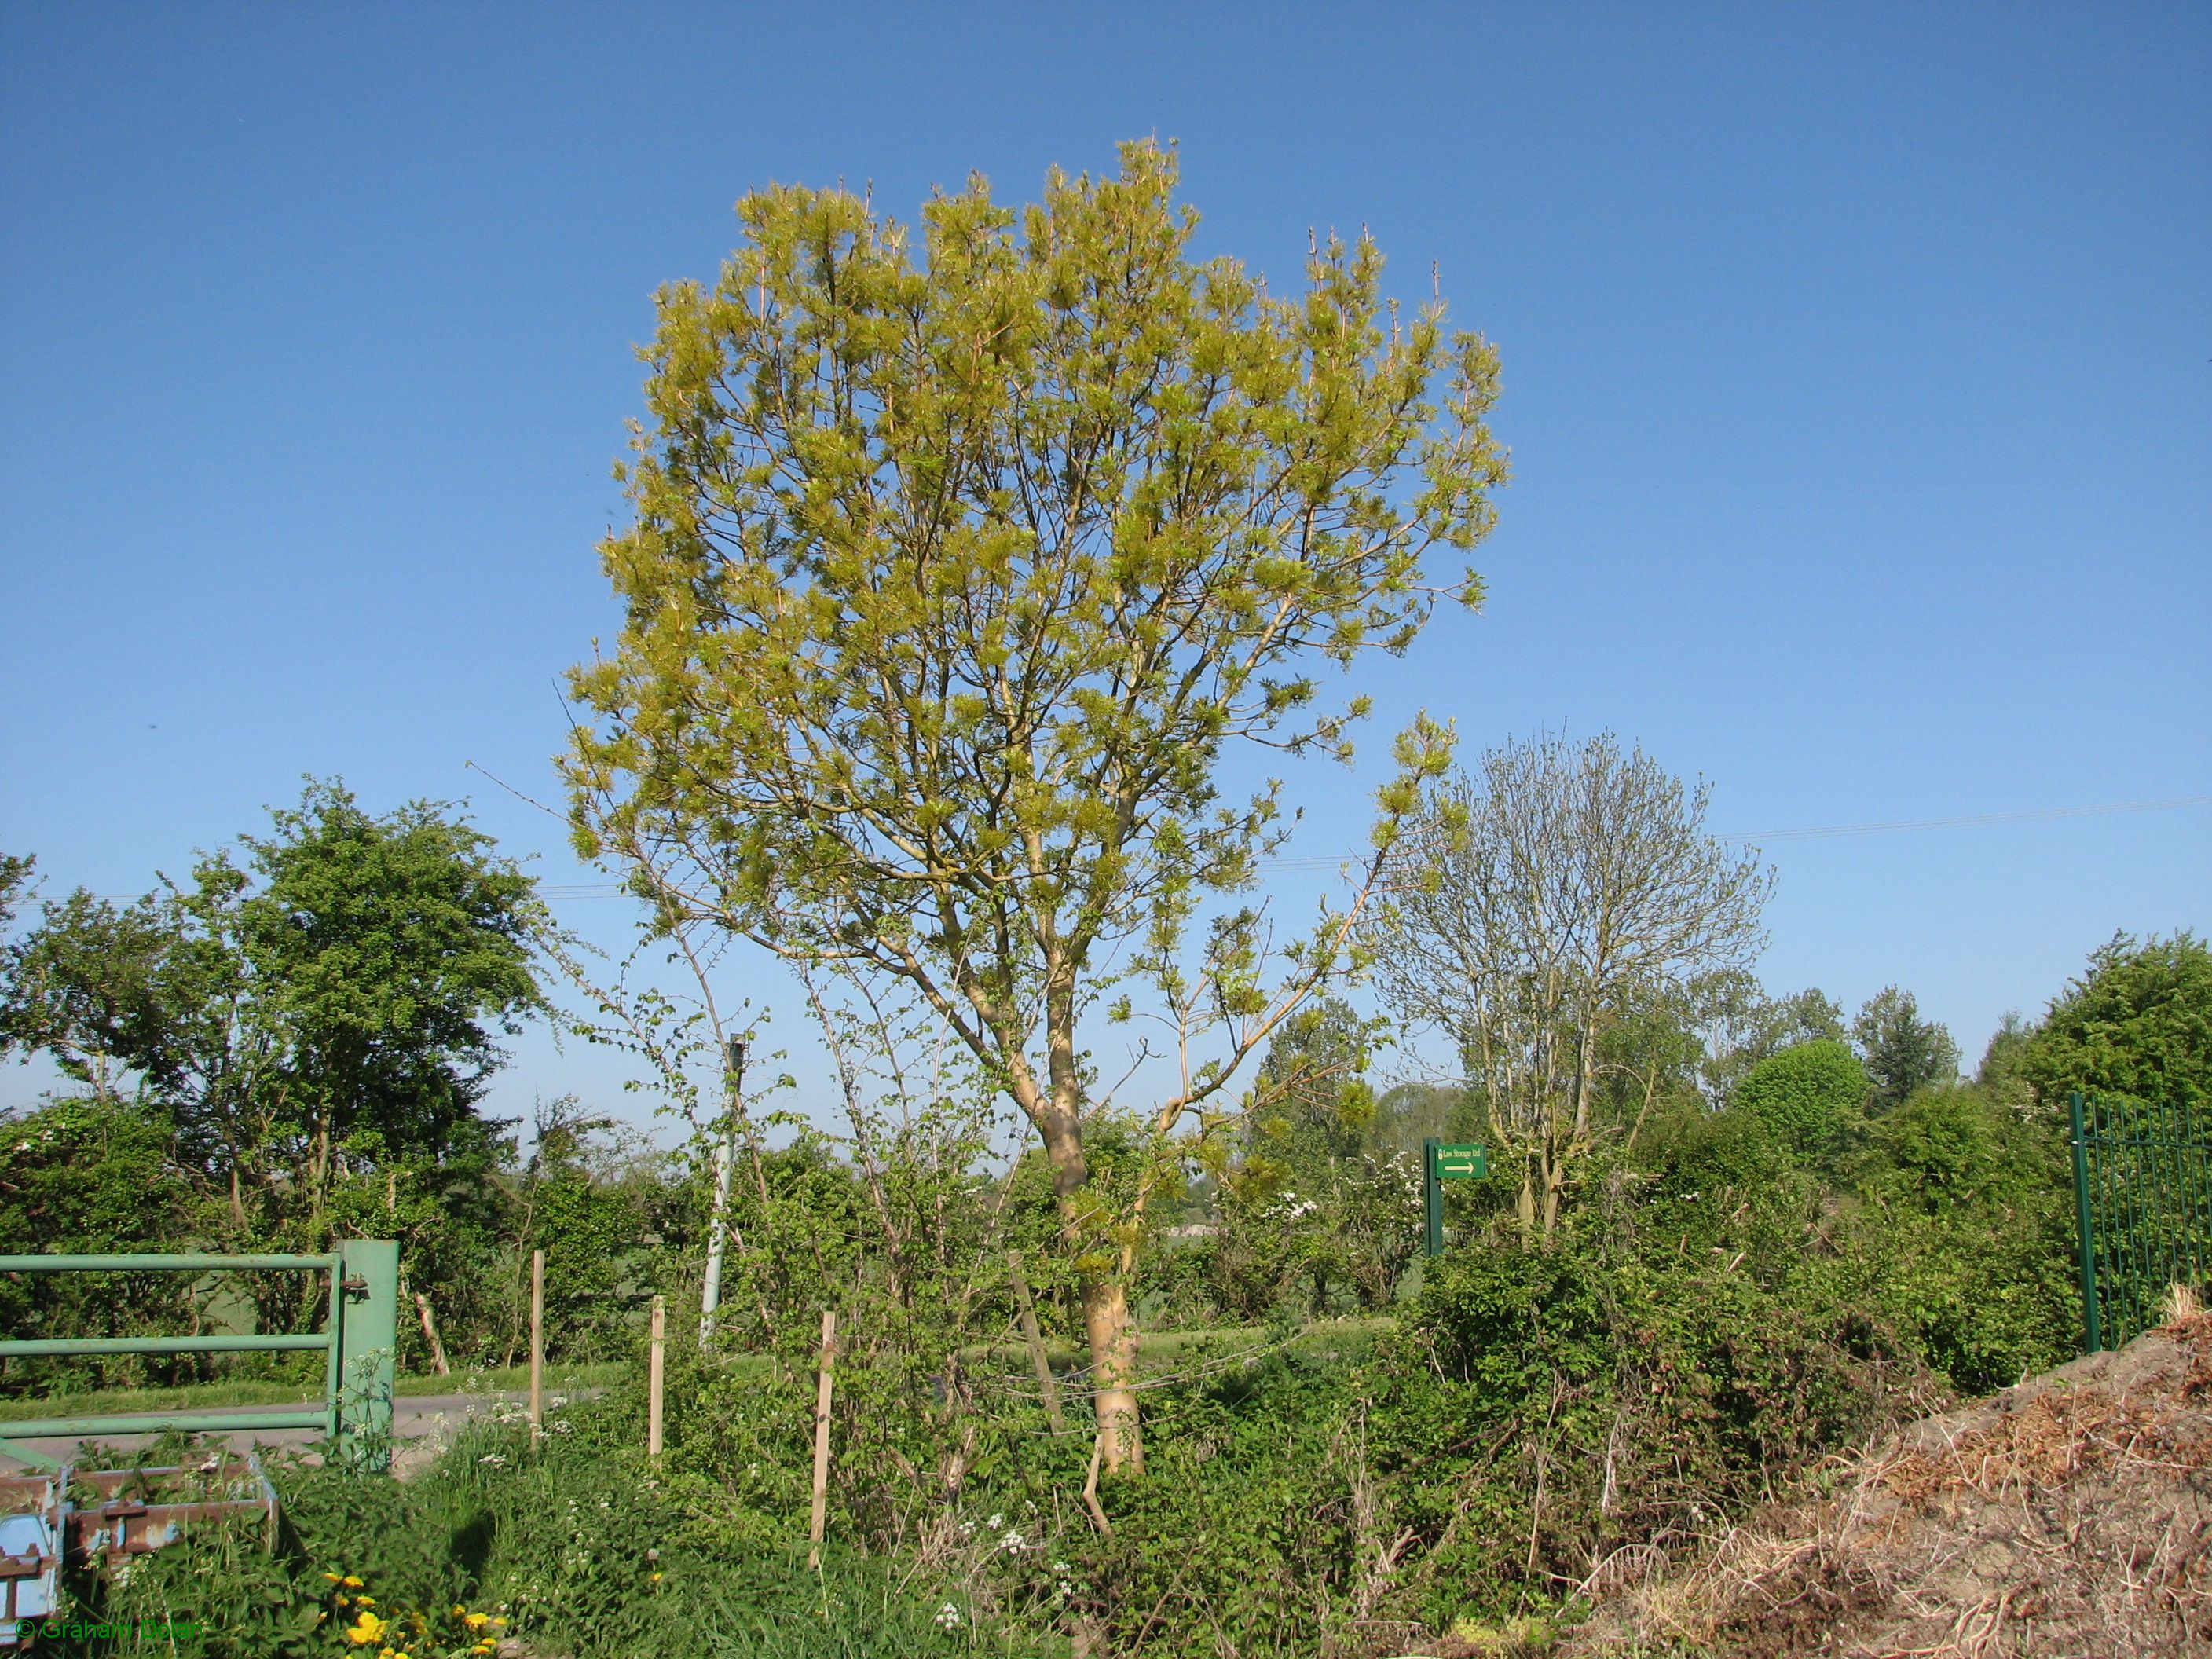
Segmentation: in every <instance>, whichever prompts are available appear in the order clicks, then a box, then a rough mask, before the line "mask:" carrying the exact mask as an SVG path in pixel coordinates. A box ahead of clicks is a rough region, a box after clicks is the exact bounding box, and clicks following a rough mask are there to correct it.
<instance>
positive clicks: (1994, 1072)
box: [1974, 1012, 2036, 1111]
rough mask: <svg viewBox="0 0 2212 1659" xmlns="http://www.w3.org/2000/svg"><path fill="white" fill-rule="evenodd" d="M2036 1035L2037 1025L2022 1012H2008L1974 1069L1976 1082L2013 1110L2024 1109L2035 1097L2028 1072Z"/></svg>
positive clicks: (1991, 1035) (1999, 1023) (2000, 1021)
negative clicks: (2023, 1017) (2029, 1057)
mask: <svg viewBox="0 0 2212 1659" xmlns="http://www.w3.org/2000/svg"><path fill="white" fill-rule="evenodd" d="M2035 1034H2036V1028H2035V1027H2034V1026H2033V1025H2031V1024H2028V1023H2027V1021H2026V1020H2024V1019H2022V1018H2021V1017H2020V1016H2019V1014H2017V1013H2012V1012H2008V1013H2007V1014H2006V1015H2005V1016H2004V1017H2003V1018H2002V1019H2000V1020H1999V1021H1998V1022H1997V1029H1996V1030H1994V1031H1992V1032H1990V1040H1989V1043H1988V1046H1986V1047H1985V1048H1984V1049H1983V1050H1982V1063H1981V1064H1980V1065H1979V1066H1976V1067H1975V1068H1974V1081H1975V1082H1977V1083H1978V1084H1979V1085H1981V1086H1982V1087H1983V1088H1984V1089H1985V1090H1987V1091H1989V1094H1990V1098H1991V1099H1992V1100H1996V1101H2000V1102H2002V1103H2003V1104H2005V1105H2006V1106H2008V1107H2010V1108H2011V1109H2013V1110H2015V1111H2024V1110H2025V1109H2027V1107H2028V1106H2030V1105H2031V1104H2033V1102H2034V1099H2035V1085H2033V1083H2032V1082H2030V1081H2029V1080H2028V1075H2027V1057H2028V1054H2029V1051H2030V1049H2031V1048H2032V1046H2033V1042H2034V1041H2035Z"/></svg>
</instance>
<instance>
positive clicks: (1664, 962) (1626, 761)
mask: <svg viewBox="0 0 2212 1659" xmlns="http://www.w3.org/2000/svg"><path fill="white" fill-rule="evenodd" d="M1707 793H1708V791H1707V787H1706V786H1705V784H1703V783H1699V784H1698V785H1697V786H1695V787H1685V786H1684V785H1683V784H1682V782H1681V781H1680V780H1679V779H1676V778H1674V777H1673V776H1671V775H1668V773H1667V772H1666V771H1665V770H1664V769H1662V768H1661V767H1660V766H1659V765H1658V764H1657V763H1655V762H1653V761H1652V760H1651V759H1650V757H1647V756H1646V755H1644V752H1643V750H1641V749H1635V750H1629V751H1626V752H1623V750H1622V749H1621V747H1620V743H1619V742H1618V740H1616V739H1615V738H1613V736H1612V735H1611V734H1609V733H1607V734H1601V735H1600V736H1597V737H1595V738H1590V739H1589V740H1588V741H1586V742H1583V743H1579V744H1574V743H1569V742H1568V741H1567V740H1566V739H1565V738H1541V739H1538V740H1536V741H1534V742H1526V743H1509V744H1505V745H1504V746H1502V747H1500V748H1498V749H1494V750H1491V751H1490V752H1489V753H1488V754H1486V755H1485V756H1484V757H1483V759H1482V763H1481V765H1480V769H1478V770H1477V771H1476V772H1475V773H1474V775H1467V774H1464V773H1461V772H1456V771H1455V772H1454V773H1453V774H1452V775H1450V776H1449V777H1448V778H1446V779H1444V780H1443V781H1439V782H1437V783H1436V784H1433V785H1431V786H1430V787H1428V788H1427V789H1425V791H1424V793H1423V795H1422V799H1421V805H1420V808H1419V813H1418V815H1417V816H1416V817H1414V819H1413V821H1412V823H1410V825H1409V827H1408V829H1407V833H1406V834H1404V835H1402V836H1401V837H1400V838H1399V839H1398V841H1397V842H1396V843H1395V845H1394V847H1393V848H1392V849H1391V853H1390V859H1389V877H1390V896H1389V904H1388V906H1387V907H1386V908H1383V910H1381V911H1379V912H1378V913H1377V915H1376V921H1375V923H1374V924H1373V926H1372V927H1370V929H1369V937H1370V939H1371V941H1372V944H1373V947H1374V948H1375V950H1376V951H1377V953H1378V956H1379V958H1380V960H1381V963H1382V964H1383V984H1384V987H1385V988H1386V992H1387V994H1388V995H1389V1000H1390V1001H1391V1002H1392V1004H1393V1005H1394V1006H1395V1007H1396V1008H1397V1009H1398V1010H1399V1011H1401V1012H1402V1013H1403V1014H1404V1015H1405V1016H1406V1017H1407V1018H1408V1019H1410V1020H1412V1021H1414V1022H1418V1023H1421V1024H1429V1025H1432V1026H1434V1027H1436V1028H1437V1029H1439V1030H1442V1031H1443V1033H1445V1034H1446V1035H1447V1036H1449V1038H1450V1039H1451V1041H1452V1042H1453V1043H1454V1044H1455V1046H1456V1047H1457V1048H1458V1050H1459V1052H1460V1054H1461V1057H1462V1062H1463V1064H1464V1065H1465V1066H1466V1068H1467V1076H1468V1084H1469V1086H1470V1087H1471V1088H1473V1089H1474V1091H1476V1093H1477V1095H1478V1096H1479V1097H1480V1100H1481V1103H1482V1106H1483V1109H1484V1112H1485V1114H1486V1117H1487V1119H1488V1122H1489V1127H1490V1131H1491V1134H1492V1138H1493V1143H1494V1145H1495V1146H1496V1147H1497V1149H1498V1161H1499V1164H1501V1165H1502V1169H1501V1173H1502V1174H1504V1175H1505V1176H1506V1178H1508V1179H1510V1180H1512V1181H1514V1182H1516V1183H1517V1187H1518V1194H1517V1198H1516V1209H1517V1212H1518V1214H1519V1216H1520V1218H1521V1222H1522V1227H1523V1228H1524V1229H1528V1230H1534V1231H1541V1232H1542V1233H1545V1234H1547V1235H1548V1234H1549V1233H1550V1232H1551V1231H1552V1230H1553V1227H1554V1226H1555V1225H1557V1223H1558V1221H1559V1210H1560V1206H1561V1204H1562V1202H1563V1201H1564V1200H1565V1197H1566V1196H1567V1194H1568V1190H1569V1188H1570V1187H1571V1183H1572V1182H1573V1181H1574V1180H1575V1178H1576V1177H1577V1174H1578V1172H1579V1170H1580V1167H1581V1165H1582V1164H1583V1161H1584V1160H1585V1159H1586V1158H1588V1156H1589V1152H1590V1151H1591V1149H1592V1147H1593V1146H1594V1145H1595V1141H1596V1139H1597V1137H1598V1136H1599V1134H1600V1133H1601V1132H1602V1131H1603V1130H1604V1129H1605V1128H1606V1127H1608V1126H1607V1125H1605V1124H1603V1123H1602V1122H1601V1121H1600V1118H1599V1114H1598V1106H1599V1094H1600V1082H1601V1075H1602V1072H1601V1067H1602V1065H1603V1060H1602V1057H1601V1045H1602V1042H1603V1040H1604V1038H1605V1036H1606V1033H1607V1030H1608V1029H1609V1028H1611V1027H1613V1026H1614V1025H1616V1024H1619V1023H1620V1022H1621V1021H1622V1020H1623V1019H1624V1018H1626V1014H1627V1012H1628V1011H1629V1010H1630V1009H1631V1008H1632V1007H1633V1006H1636V1005H1637V1004H1638V1003H1641V1002H1649V1001H1650V1000H1653V998H1654V996H1655V994H1657V993H1659V992H1661V991H1662V990H1669V991H1672V992H1673V993H1674V994H1677V995H1680V996H1682V997H1684V998H1686V997H1687V995H1688V987H1689V983H1690V981H1693V980H1695V979H1697V978H1698V977H1699V976H1700V975H1707V974H1711V973H1713V972H1716V971H1718V970H1721V969H1729V968H1741V967H1742V966H1743V965H1744V964H1745V963H1747V962H1748V961H1749V959H1750V958H1751V957H1752V956H1753V953H1754V952H1755V951H1757V950H1758V948H1759V945H1760V943H1761V942H1762V939H1763V935H1762V933H1761V932H1760V929H1759V910H1760V908H1761V906H1762V905H1763V904H1764V903H1765V898H1766V895H1767V893H1768V892H1769V890H1771V885H1772V878H1771V875H1770V873H1769V872H1767V871H1766V870H1765V867H1764V866H1761V865H1760V863H1759V860H1758V857H1757V855H1756V854H1753V853H1748V852H1740V851H1735V850H1731V849H1730V848H1728V847H1726V846H1725V845H1723V843H1722V842H1719V841H1717V840H1716V839H1714V838H1713V837H1712V836H1709V835H1707V834H1706V833H1705V829H1704V823H1705V804H1706V799H1707Z"/></svg>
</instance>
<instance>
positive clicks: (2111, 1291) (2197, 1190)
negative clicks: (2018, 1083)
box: [2067, 1094, 2212, 1353]
mask: <svg viewBox="0 0 2212 1659" xmlns="http://www.w3.org/2000/svg"><path fill="white" fill-rule="evenodd" d="M2067 1109H2068V1112H2069V1115H2070V1117H2071V1120H2072V1127H2073V1151H2074V1212H2075V1233H2076V1238H2077V1241H2078V1243H2079V1244H2080V1248H2081V1328H2082V1335H2083V1338H2084V1345H2083V1346H2084V1348H2085V1351H2086V1352H2089V1353H2098V1352H2102V1351H2103V1350H2104V1349H2106V1348H2108V1347H2112V1348H2117V1347H2120V1346H2124V1344H2126V1343H2127V1342H2128V1341H2129V1340H2131V1339H2133V1338H2134V1337H2136V1336H2139V1335H2141V1334H2142V1333H2143V1332H2144V1331H2146V1330H2148V1329H2149V1328H2151V1327H2152V1326H2153V1325H2154V1324H2156V1323H2157V1322H2158V1320H2159V1317H2160V1304H2161V1303H2162V1302H2163V1300H2164V1299H2165V1297H2166V1292H2167V1291H2168V1290H2169V1289H2170V1288H2171V1287H2172V1286H2173V1285H2188V1286H2191V1288H2197V1287H2201V1286H2202V1285H2203V1283H2204V1280H2205V1278H2206V1274H2207V1271H2208V1269H2212V1139H2208V1138H2207V1131H2208V1127H2212V1126H2208V1125H2206V1124H2204V1123H2203V1122H2202V1121H2200V1118H2199V1115H2198V1114H2197V1111H2196V1109H2194V1108H2193V1107H2192V1106H2191V1103H2189V1102H2187V1101H2182V1102H2179V1103H2172V1102H2168V1103H2148V1102H2143V1101H2134V1100H2088V1101H2085V1100H2084V1099H2083V1098H2082V1097H2081V1096H2080V1095H2078V1094H2076V1095H2069V1096H2068V1097H2067Z"/></svg>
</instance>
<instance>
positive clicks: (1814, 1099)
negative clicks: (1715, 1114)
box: [1729, 1040, 1869, 1164]
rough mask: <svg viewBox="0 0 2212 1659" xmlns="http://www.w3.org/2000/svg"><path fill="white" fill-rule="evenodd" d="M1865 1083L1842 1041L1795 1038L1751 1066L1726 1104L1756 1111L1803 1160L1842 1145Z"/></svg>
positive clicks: (1863, 1098)
mask: <svg viewBox="0 0 2212 1659" xmlns="http://www.w3.org/2000/svg"><path fill="white" fill-rule="evenodd" d="M1868 1090H1869V1084H1868V1081H1867V1074H1866V1068H1865V1067H1864V1066H1862V1065H1860V1064H1859V1060H1858V1056H1857V1055H1856V1054H1853V1053H1851V1051H1850V1048H1849V1047H1848V1046H1846V1045H1845V1044H1844V1043H1842V1042H1832V1041H1826V1040H1824V1041H1820V1042H1800V1043H1798V1044H1796V1045H1795V1046H1794V1047H1792V1048H1784V1049H1783V1050H1782V1051H1781V1052H1780V1053H1779V1054H1770V1055H1768V1056H1767V1057H1766V1058H1765V1060H1760V1061H1759V1063H1758V1064H1757V1065H1756V1066H1753V1067H1752V1068H1751V1070H1750V1071H1748V1072H1747V1073H1745V1074H1744V1077H1743V1080H1742V1081H1741V1082H1740V1083H1738V1084H1737V1085H1736V1086H1735V1094H1734V1095H1733V1096H1731V1097H1730V1098H1729V1104H1730V1105H1731V1106H1734V1107H1735V1108H1736V1109H1738V1110H1740V1111H1747V1112H1751V1113H1753V1114H1754V1115H1757V1116H1758V1117H1759V1120H1760V1121H1762V1122H1764V1123H1765V1125H1766V1126H1767V1127H1768V1128H1770V1129H1771V1130H1772V1131H1773V1132H1774V1133H1775V1134H1776V1135H1777V1136H1778V1138H1779V1139H1781V1141H1782V1143H1783V1144H1784V1146H1788V1147H1789V1148H1790V1149H1791V1152H1792V1153H1793V1155H1794V1156H1795V1157H1796V1158H1797V1160H1798V1161H1799V1162H1800V1163H1803V1164H1814V1163H1817V1162H1818V1161H1819V1160H1820V1159H1821V1158H1824V1157H1826V1156H1827V1155H1828V1154H1830V1153H1832V1152H1834V1151H1835V1150H1836V1149H1837V1147H1838V1146H1840V1145H1841V1144H1842V1141H1843V1139H1844V1133H1845V1131H1846V1130H1847V1129H1848V1128H1849V1127H1850V1124H1851V1122H1852V1121H1854V1120H1855V1119H1856V1118H1857V1116H1858V1115H1859V1112H1860V1109H1861V1108H1862V1107H1863V1105H1864V1103H1865V1102H1866V1098H1867V1093H1868Z"/></svg>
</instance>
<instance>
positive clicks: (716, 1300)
mask: <svg viewBox="0 0 2212 1659" xmlns="http://www.w3.org/2000/svg"><path fill="white" fill-rule="evenodd" d="M722 1060H723V1072H722V1085H723V1089H724V1091H725V1103H724V1109H723V1112H722V1138H721V1139H720V1141H718V1142H717V1143H715V1146H714V1219H713V1222H712V1224H711V1225H709V1226H708V1230H707V1282H706V1284H705V1285H704V1286H702V1288H701V1290H700V1292H699V1346H700V1348H701V1349H702V1351H703V1350H708V1349H711V1348H712V1347H713V1346H714V1310H716V1309H718V1308H720V1306H721V1305H722V1253H723V1251H724V1250H726V1249H727V1248H728V1247H729V1237H730V1171H731V1168H732V1165H733V1164H736V1162H737V1156H738V1146H737V1142H738V1109H739V1108H740V1107H741V1106H742V1105H743V1104H744V1078H745V1040H744V1038H743V1037H732V1038H730V1039H729V1041H728V1042H726V1043H724V1044H723V1045H722Z"/></svg>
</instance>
